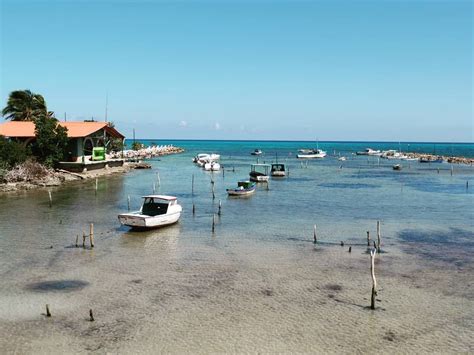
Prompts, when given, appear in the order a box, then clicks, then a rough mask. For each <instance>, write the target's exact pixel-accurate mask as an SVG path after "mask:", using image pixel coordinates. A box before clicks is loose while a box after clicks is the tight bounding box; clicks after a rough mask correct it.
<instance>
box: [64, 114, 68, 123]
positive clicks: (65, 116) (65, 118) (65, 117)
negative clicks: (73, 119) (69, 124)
mask: <svg viewBox="0 0 474 355" xmlns="http://www.w3.org/2000/svg"><path fill="white" fill-rule="evenodd" d="M66 121H67V115H66V112H64V122H66Z"/></svg>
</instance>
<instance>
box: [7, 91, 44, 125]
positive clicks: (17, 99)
mask: <svg viewBox="0 0 474 355" xmlns="http://www.w3.org/2000/svg"><path fill="white" fill-rule="evenodd" d="M44 113H46V114H48V111H47V108H46V102H45V101H44V98H43V96H41V95H39V94H34V93H32V92H31V91H30V90H16V91H12V92H11V93H10V96H9V97H8V102H7V106H5V108H4V109H3V110H2V115H3V116H4V117H5V119H6V120H12V121H34V120H35V119H36V118H37V117H38V116H40V115H41V114H44Z"/></svg>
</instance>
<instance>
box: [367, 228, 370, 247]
mask: <svg viewBox="0 0 474 355" xmlns="http://www.w3.org/2000/svg"><path fill="white" fill-rule="evenodd" d="M367 246H368V247H370V232H369V231H367Z"/></svg>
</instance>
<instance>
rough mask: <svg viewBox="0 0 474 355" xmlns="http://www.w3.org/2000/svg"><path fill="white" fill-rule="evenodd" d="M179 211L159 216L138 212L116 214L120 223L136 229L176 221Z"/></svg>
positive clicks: (165, 224) (149, 227) (162, 225)
mask: <svg viewBox="0 0 474 355" xmlns="http://www.w3.org/2000/svg"><path fill="white" fill-rule="evenodd" d="M180 217H181V211H177V212H173V213H167V214H163V215H159V216H147V215H143V214H140V212H131V213H122V214H120V215H119V216H118V219H119V221H120V223H121V224H123V225H125V226H128V227H132V228H138V229H151V228H160V227H164V226H168V225H170V224H174V223H176V222H178V220H179V218H180Z"/></svg>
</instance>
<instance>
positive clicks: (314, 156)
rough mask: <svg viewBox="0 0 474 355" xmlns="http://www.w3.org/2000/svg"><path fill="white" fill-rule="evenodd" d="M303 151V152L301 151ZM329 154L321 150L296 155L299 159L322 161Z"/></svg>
mask: <svg viewBox="0 0 474 355" xmlns="http://www.w3.org/2000/svg"><path fill="white" fill-rule="evenodd" d="M300 151H301V150H300ZM326 155H327V153H326V152H325V151H324V150H321V149H312V150H305V153H300V154H298V155H296V157H297V158H298V159H321V158H324V157H325V156H326Z"/></svg>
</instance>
